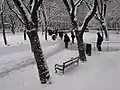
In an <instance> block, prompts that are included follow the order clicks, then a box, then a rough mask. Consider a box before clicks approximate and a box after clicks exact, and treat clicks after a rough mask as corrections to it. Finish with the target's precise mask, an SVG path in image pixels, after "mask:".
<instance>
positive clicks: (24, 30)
mask: <svg viewBox="0 0 120 90" xmlns="http://www.w3.org/2000/svg"><path fill="white" fill-rule="evenodd" d="M24 40H27V39H26V28H25V30H24Z"/></svg>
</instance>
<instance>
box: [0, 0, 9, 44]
mask: <svg viewBox="0 0 120 90" xmlns="http://www.w3.org/2000/svg"><path fill="white" fill-rule="evenodd" d="M3 6H4V0H2V2H1V6H0V9H1V10H0V15H1V23H2V29H3V40H4V43H5V45H7V39H6V34H5V24H4V16H3V15H4V14H3V13H4V8H3Z"/></svg>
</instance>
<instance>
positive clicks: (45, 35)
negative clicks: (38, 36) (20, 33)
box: [45, 25, 48, 40]
mask: <svg viewBox="0 0 120 90" xmlns="http://www.w3.org/2000/svg"><path fill="white" fill-rule="evenodd" d="M47 32H48V30H47V26H46V25H45V40H47Z"/></svg>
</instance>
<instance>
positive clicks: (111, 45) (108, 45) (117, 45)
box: [92, 41, 120, 51]
mask: <svg viewBox="0 0 120 90" xmlns="http://www.w3.org/2000/svg"><path fill="white" fill-rule="evenodd" d="M92 44H93V49H94V51H95V50H96V42H92ZM102 49H103V51H104V50H105V49H107V51H110V50H120V42H119V41H103V42H102Z"/></svg>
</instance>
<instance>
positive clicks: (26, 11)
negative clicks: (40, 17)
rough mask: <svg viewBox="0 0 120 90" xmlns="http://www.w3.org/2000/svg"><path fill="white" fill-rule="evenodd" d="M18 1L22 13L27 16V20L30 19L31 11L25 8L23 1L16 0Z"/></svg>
mask: <svg viewBox="0 0 120 90" xmlns="http://www.w3.org/2000/svg"><path fill="white" fill-rule="evenodd" d="M18 1H19V2H20V4H21V6H20V7H22V8H23V10H24V13H25V14H26V17H27V18H28V20H29V21H31V13H30V12H29V11H28V9H27V8H26V6H25V4H24V3H23V1H22V0H18ZM33 1H34V0H33Z"/></svg>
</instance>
